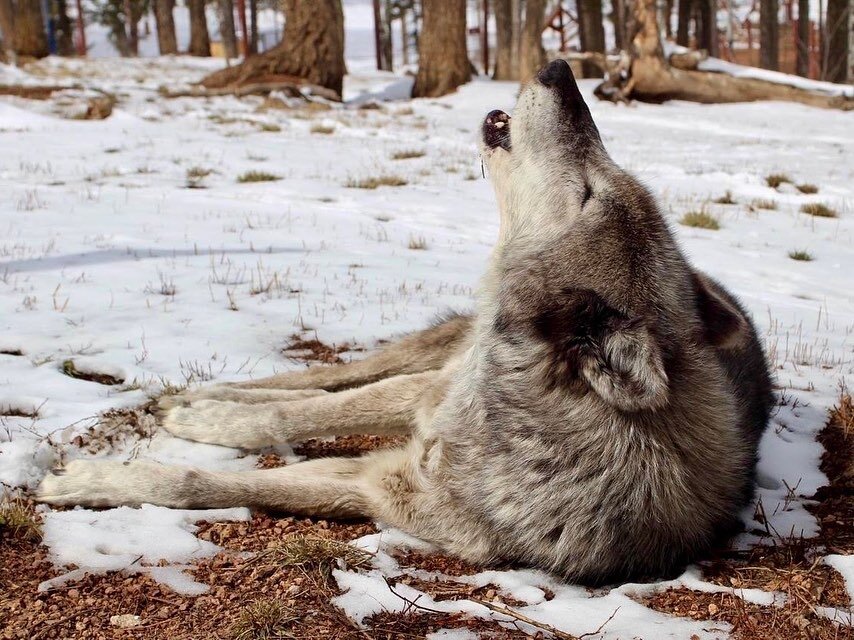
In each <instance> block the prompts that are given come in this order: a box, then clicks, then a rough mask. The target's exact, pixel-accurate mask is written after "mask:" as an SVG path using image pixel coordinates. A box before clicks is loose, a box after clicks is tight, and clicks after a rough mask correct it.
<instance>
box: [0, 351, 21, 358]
mask: <svg viewBox="0 0 854 640" xmlns="http://www.w3.org/2000/svg"><path fill="white" fill-rule="evenodd" d="M0 355H3V356H19V357H20V356H23V355H24V352H23V351H21V350H20V349H0Z"/></svg>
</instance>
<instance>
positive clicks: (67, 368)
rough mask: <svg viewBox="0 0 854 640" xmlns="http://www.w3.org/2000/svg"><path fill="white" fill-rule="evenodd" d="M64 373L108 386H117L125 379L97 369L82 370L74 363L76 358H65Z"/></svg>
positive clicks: (70, 376)
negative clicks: (99, 371)
mask: <svg viewBox="0 0 854 640" xmlns="http://www.w3.org/2000/svg"><path fill="white" fill-rule="evenodd" d="M62 373H64V374H65V375H67V376H68V377H69V378H75V379H77V380H88V381H89V382H97V383H98V384H103V385H106V386H116V385H119V384H122V383H123V382H124V379H120V378H116V377H114V376H111V375H109V374H107V373H98V372H96V371H81V370H80V369H78V368H77V366H76V365H75V364H74V360H65V361H64V362H63V363H62Z"/></svg>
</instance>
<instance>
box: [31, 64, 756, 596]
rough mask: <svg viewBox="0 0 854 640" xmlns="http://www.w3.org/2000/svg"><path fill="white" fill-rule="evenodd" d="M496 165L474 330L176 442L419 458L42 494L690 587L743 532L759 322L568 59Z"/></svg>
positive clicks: (507, 136)
mask: <svg viewBox="0 0 854 640" xmlns="http://www.w3.org/2000/svg"><path fill="white" fill-rule="evenodd" d="M481 152H482V155H483V160H484V162H485V164H486V166H487V167H488V170H489V174H490V176H491V178H492V182H493V184H494V188H495V193H496V198H497V202H498V209H499V214H500V230H499V237H498V240H497V243H496V246H495V248H494V250H493V252H492V254H491V257H490V259H489V263H488V265H487V268H486V272H485V274H484V275H483V278H482V281H481V284H480V287H479V290H478V294H477V307H476V314H473V315H451V316H448V317H446V318H444V319H442V320H441V321H440V322H438V323H437V324H435V325H434V326H432V327H431V328H428V329H427V330H425V331H422V332H420V333H416V334H413V335H411V336H408V337H405V338H404V339H403V340H401V341H400V342H398V343H395V344H392V345H391V346H389V347H387V348H385V349H384V350H382V351H380V352H379V353H377V354H375V355H373V356H370V357H367V358H365V359H364V360H360V361H356V362H352V363H348V364H342V365H336V366H331V367H313V368H309V369H307V370H304V371H302V372H292V373H285V374H281V375H277V376H273V377H271V378H267V379H262V380H255V381H250V382H244V383H239V384H232V385H217V386H212V387H208V388H202V389H200V390H197V391H191V392H187V393H185V394H182V395H178V396H173V397H164V398H161V400H160V409H161V411H162V414H163V416H162V426H163V428H165V429H166V430H167V431H169V432H171V433H172V434H174V435H175V436H178V437H181V438H187V439H190V440H196V441H200V442H208V443H214V444H219V445H225V446H229V447H241V448H246V449H255V448H260V447H265V446H269V445H274V444H277V443H283V442H293V441H300V440H305V439H307V438H315V437H322V436H336V435H343V434H359V433H370V434H407V435H408V436H409V438H408V440H406V444H404V445H402V446H399V447H397V448H393V449H388V450H380V451H374V452H371V453H367V454H365V455H363V456H361V457H355V458H340V457H331V458H325V459H316V460H310V461H305V462H299V463H297V464H292V465H288V466H285V467H282V468H277V469H269V470H257V471H247V472H239V473H223V472H214V471H206V470H201V469H195V468H185V467H173V466H163V465H159V464H155V463H151V462H144V461H133V462H125V463H122V462H111V461H86V460H75V461H73V462H71V463H70V464H69V465H68V466H67V467H66V468H65V469H60V470H56V471H54V472H53V473H51V474H50V475H48V476H47V477H46V478H45V479H44V480H43V482H42V483H41V485H40V488H39V491H38V497H39V498H40V499H41V500H42V501H44V502H47V503H52V504H58V505H89V506H96V507H104V506H113V505H138V504H141V503H154V504H159V505H164V506H168V507H176V508H197V507H232V506H253V507H258V508H265V509H272V510H278V511H285V512H290V513H295V514H305V515H312V516H322V517H336V518H349V517H369V518H373V519H376V520H379V521H382V522H384V523H387V524H389V525H393V526H395V527H398V528H400V529H402V530H404V531H406V532H408V533H410V534H412V535H414V536H416V537H419V538H422V539H424V540H427V541H429V542H432V543H433V544H435V545H436V546H437V547H438V548H440V549H442V550H444V551H445V552H448V553H451V554H455V555H457V556H459V557H461V558H463V559H465V560H468V561H469V562H472V563H479V564H508V563H512V564H521V565H525V566H534V567H540V568H543V569H546V570H548V571H551V572H554V573H556V574H558V575H560V576H562V577H564V578H566V579H568V580H571V581H575V582H579V583H584V584H603V583H609V582H613V581H616V580H624V579H630V578H631V579H639V578H644V577H656V576H667V575H672V574H673V572H675V571H677V570H679V569H680V568H681V567H682V566H684V564H685V563H687V562H690V561H692V560H694V559H696V558H698V557H699V556H701V555H702V554H703V553H705V552H707V550H708V549H709V548H710V547H711V546H712V545H714V544H716V543H718V542H719V541H720V540H721V538H722V537H724V536H727V535H729V534H730V533H731V532H733V531H734V530H735V527H736V526H737V524H738V516H739V512H740V510H741V509H742V508H743V507H744V506H745V505H746V504H747V502H748V501H749V500H750V499H751V496H752V491H753V482H754V472H755V465H756V457H757V446H758V442H759V439H760V437H761V435H762V433H763V431H764V429H765V427H766V424H767V422H768V419H769V412H770V410H771V406H772V393H771V379H770V374H769V370H768V365H767V363H766V359H765V356H764V353H763V350H762V347H761V345H760V343H759V339H758V337H757V334H756V330H755V328H754V326H753V324H752V323H751V320H750V319H749V317H748V315H747V313H746V312H745V310H744V309H743V308H742V307H741V306H740V304H739V303H738V301H737V300H736V299H735V298H734V297H733V296H732V295H731V294H730V293H729V292H727V291H726V290H725V289H724V288H723V287H722V286H721V285H720V284H718V283H717V282H715V281H714V280H713V279H712V278H710V277H709V276H707V275H705V274H703V273H701V272H699V271H697V270H696V269H693V268H692V267H691V266H690V265H689V263H688V262H687V260H686V258H685V256H684V255H683V254H682V252H681V251H680V249H679V247H678V246H677V243H676V241H675V239H674V237H673V235H672V233H671V232H670V230H669V228H668V225H667V223H666V221H665V219H664V218H663V216H662V214H661V212H660V211H659V209H658V207H657V205H656V202H655V200H654V198H653V197H652V195H651V194H650V192H649V191H648V190H647V189H646V188H644V186H642V185H641V184H640V183H639V182H638V180H636V179H635V178H634V177H632V176H631V175H629V174H628V173H627V172H625V171H623V170H622V169H620V168H619V167H618V166H617V165H616V164H615V163H614V161H613V160H612V159H611V158H610V156H609V155H608V153H607V152H606V150H605V147H604V145H603V142H602V138H601V137H600V135H599V131H598V129H597V127H596V125H595V124H594V122H593V119H592V117H591V114H590V110H589V108H588V106H587V105H586V104H585V102H584V99H583V98H582V95H581V93H580V91H579V88H578V86H577V84H576V82H575V79H574V77H573V75H572V72H571V70H570V67H569V65H568V64H567V63H566V62H565V61H563V60H556V61H553V62H551V63H550V64H548V65H547V66H546V67H544V68H543V69H542V70H541V71H540V72H539V73H538V75H537V76H536V78H534V79H533V81H531V82H530V83H529V84H528V85H527V86H526V87H525V88H524V89H523V90H522V91H521V93H520V95H519V98H518V102H517V105H516V108H515V110H514V115H513V116H512V118H511V117H510V116H509V115H508V114H506V113H504V112H501V111H493V112H491V113H490V114H489V115H488V116H487V117H486V119H485V121H484V123H483V126H482V141H481Z"/></svg>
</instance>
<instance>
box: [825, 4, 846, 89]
mask: <svg viewBox="0 0 854 640" xmlns="http://www.w3.org/2000/svg"><path fill="white" fill-rule="evenodd" d="M848 5H849V2H848V0H828V2H827V24H826V25H825V29H826V30H827V45H826V46H825V50H826V52H827V54H826V55H827V58H826V59H827V64H826V72H825V78H826V79H827V80H830V81H831V82H845V81H846V79H847V77H848V73H847V71H848V69H847V67H848V46H849V44H848V32H849V26H848Z"/></svg>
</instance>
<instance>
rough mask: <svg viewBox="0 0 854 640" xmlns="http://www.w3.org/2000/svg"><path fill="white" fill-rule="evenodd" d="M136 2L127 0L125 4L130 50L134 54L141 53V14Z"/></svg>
mask: <svg viewBox="0 0 854 640" xmlns="http://www.w3.org/2000/svg"><path fill="white" fill-rule="evenodd" d="M135 4H136V3H135V2H133V0H125V6H124V9H125V10H124V14H125V22H126V23H127V33H128V50H129V51H130V54H131V55H132V56H138V55H139V16H138V15H137V12H136V11H135V6H134V5H135Z"/></svg>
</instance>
